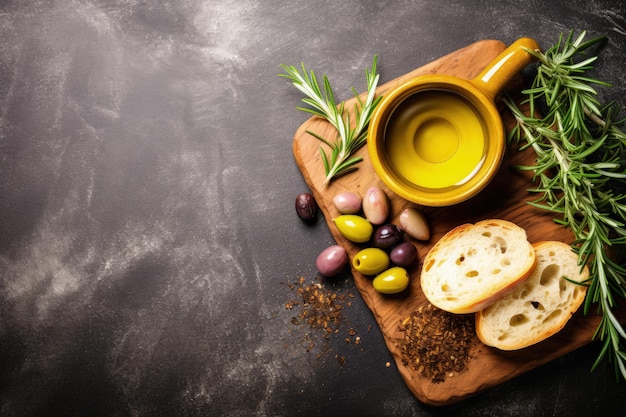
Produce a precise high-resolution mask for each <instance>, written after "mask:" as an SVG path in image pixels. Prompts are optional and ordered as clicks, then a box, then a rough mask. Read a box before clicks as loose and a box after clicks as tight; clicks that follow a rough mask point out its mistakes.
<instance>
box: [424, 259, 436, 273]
mask: <svg viewBox="0 0 626 417" xmlns="http://www.w3.org/2000/svg"><path fill="white" fill-rule="evenodd" d="M434 264H435V260H434V259H432V260H431V261H430V262H428V263H427V264H426V265H424V270H425V271H430V268H432V267H433V265H434Z"/></svg>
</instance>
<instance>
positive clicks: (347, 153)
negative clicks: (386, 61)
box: [279, 55, 382, 186]
mask: <svg viewBox="0 0 626 417" xmlns="http://www.w3.org/2000/svg"><path fill="white" fill-rule="evenodd" d="M377 61H378V56H377V55H375V56H374V61H373V63H372V67H371V68H370V69H367V70H366V71H365V76H366V80H367V96H366V99H365V102H363V100H362V99H361V97H360V95H359V94H358V93H357V91H356V90H355V89H354V87H353V88H352V92H353V94H354V96H355V97H356V103H355V105H354V112H353V116H351V115H350V112H349V111H348V110H346V109H345V104H344V103H341V104H339V105H337V103H336V101H335V95H334V93H333V89H332V88H331V85H330V82H329V81H328V77H327V76H326V75H324V76H323V78H322V79H323V87H324V89H323V91H322V89H321V88H320V84H319V83H318V81H317V77H316V76H315V73H314V72H313V71H310V72H307V70H306V68H305V66H304V63H303V64H302V73H300V72H299V71H298V69H297V68H296V67H295V66H293V65H291V66H287V65H281V67H282V68H283V69H284V70H285V73H284V74H279V76H280V77H285V78H287V79H289V80H290V81H291V82H292V83H293V85H294V86H295V87H296V88H297V89H298V90H300V91H301V92H302V93H304V95H305V97H304V98H303V99H302V102H303V103H305V104H306V105H307V106H308V107H298V110H302V111H305V112H307V113H311V114H313V115H315V116H319V117H322V118H324V119H326V120H327V121H328V122H329V123H330V124H331V125H332V126H333V127H334V128H335V129H336V130H337V137H336V138H335V139H334V140H330V139H327V138H324V137H322V136H320V135H319V134H317V133H315V132H312V131H307V133H309V134H310V135H312V136H313V137H315V138H316V139H318V140H320V141H321V142H323V143H324V144H326V145H327V146H328V147H329V148H330V152H329V153H328V154H327V153H326V152H325V151H324V149H322V147H320V156H321V159H322V163H323V164H324V171H325V173H326V178H325V179H324V186H326V185H328V184H329V183H330V181H332V180H333V179H334V178H336V177H338V176H340V175H345V174H347V173H349V172H352V171H354V170H355V169H356V166H355V165H356V164H357V163H359V162H361V161H362V160H363V158H361V157H353V154H354V153H355V152H356V151H357V150H358V149H359V148H361V146H363V145H364V144H365V143H366V142H367V125H368V123H369V121H370V119H371V117H372V113H373V111H374V109H375V108H376V106H377V105H378V103H379V102H380V100H381V98H382V97H381V96H378V97H376V86H377V85H378V79H379V75H378V74H377V73H376V65H377ZM352 117H354V120H353V119H352Z"/></svg>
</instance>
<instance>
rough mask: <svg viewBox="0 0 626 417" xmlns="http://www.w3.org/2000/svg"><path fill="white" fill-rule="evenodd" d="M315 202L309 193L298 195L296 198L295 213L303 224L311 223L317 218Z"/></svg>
mask: <svg viewBox="0 0 626 417" xmlns="http://www.w3.org/2000/svg"><path fill="white" fill-rule="evenodd" d="M317 210H318V206H317V202H316V201H315V198H313V196H312V195H311V194H309V193H302V194H298V196H297V197H296V213H298V217H300V218H301V219H302V220H304V221H305V222H312V221H313V220H315V217H316V216H317Z"/></svg>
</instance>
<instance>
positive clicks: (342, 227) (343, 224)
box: [333, 214, 374, 243]
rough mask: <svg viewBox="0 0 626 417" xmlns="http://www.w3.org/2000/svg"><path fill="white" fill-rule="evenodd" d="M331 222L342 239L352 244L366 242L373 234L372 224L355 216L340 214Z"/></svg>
mask: <svg viewBox="0 0 626 417" xmlns="http://www.w3.org/2000/svg"><path fill="white" fill-rule="evenodd" d="M333 222H335V225H336V226H337V229H339V231H340V232H341V234H342V235H343V237H345V238H346V239H348V240H349V241H351V242H354V243H364V242H367V241H368V240H370V237H372V233H373V232H374V227H373V226H372V224H371V223H370V222H369V221H368V220H367V219H365V218H363V217H361V216H357V215H356V214H342V215H341V216H338V217H336V218H334V219H333Z"/></svg>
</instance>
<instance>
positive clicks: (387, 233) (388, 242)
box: [373, 224, 404, 249]
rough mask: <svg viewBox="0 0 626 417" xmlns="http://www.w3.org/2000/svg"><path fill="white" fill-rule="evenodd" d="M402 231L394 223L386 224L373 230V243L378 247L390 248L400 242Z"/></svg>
mask: <svg viewBox="0 0 626 417" xmlns="http://www.w3.org/2000/svg"><path fill="white" fill-rule="evenodd" d="M403 236H404V234H403V232H402V230H400V229H399V228H398V226H396V225H395V224H386V225H384V226H381V227H379V228H378V229H376V231H375V232H374V239H373V244H374V246H375V247H377V248H380V249H390V248H392V247H393V246H395V245H397V244H398V243H400V242H402V239H403Z"/></svg>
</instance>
